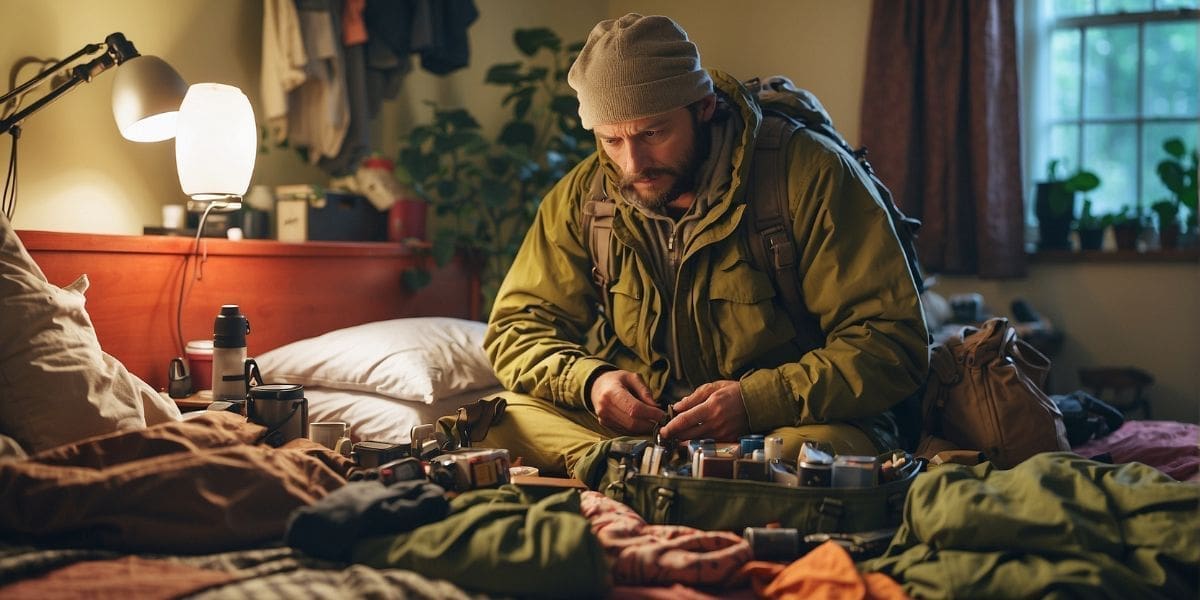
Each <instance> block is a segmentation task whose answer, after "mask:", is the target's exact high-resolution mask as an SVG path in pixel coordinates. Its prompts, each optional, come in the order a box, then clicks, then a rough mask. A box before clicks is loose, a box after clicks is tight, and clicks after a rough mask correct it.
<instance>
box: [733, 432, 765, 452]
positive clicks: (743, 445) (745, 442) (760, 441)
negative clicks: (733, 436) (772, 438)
mask: <svg viewBox="0 0 1200 600" xmlns="http://www.w3.org/2000/svg"><path fill="white" fill-rule="evenodd" d="M765 444H766V438H765V436H763V435H762V434H761V433H752V434H750V435H743V436H742V437H740V438H738V445H739V446H740V449H741V451H742V456H750V455H751V454H753V453H754V451H755V450H762V449H763V446H764V445H765Z"/></svg>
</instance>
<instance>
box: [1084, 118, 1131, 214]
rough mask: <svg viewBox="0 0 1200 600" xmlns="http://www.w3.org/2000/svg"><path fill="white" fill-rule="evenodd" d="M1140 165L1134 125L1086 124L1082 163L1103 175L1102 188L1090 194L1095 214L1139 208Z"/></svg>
mask: <svg viewBox="0 0 1200 600" xmlns="http://www.w3.org/2000/svg"><path fill="white" fill-rule="evenodd" d="M1137 164H1138V160H1137V128H1136V127H1135V126H1133V125H1109V124H1104V125H1085V126H1084V128H1083V166H1084V167H1085V168H1086V169H1088V170H1089V171H1093V172H1095V173H1096V175H1099V176H1100V187H1098V188H1096V189H1095V191H1093V192H1091V194H1090V196H1091V199H1092V212H1093V214H1103V213H1110V212H1116V211H1118V210H1120V209H1121V207H1122V206H1128V207H1130V208H1131V209H1133V208H1136V207H1137V204H1138V196H1137V194H1138V189H1137V168H1138V167H1137Z"/></svg>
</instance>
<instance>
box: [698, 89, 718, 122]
mask: <svg viewBox="0 0 1200 600" xmlns="http://www.w3.org/2000/svg"><path fill="white" fill-rule="evenodd" d="M716 112H717V95H716V94H709V95H707V96H705V97H703V98H701V99H700V122H701V123H707V122H708V121H709V120H711V119H712V116H713V114H714V113H716Z"/></svg>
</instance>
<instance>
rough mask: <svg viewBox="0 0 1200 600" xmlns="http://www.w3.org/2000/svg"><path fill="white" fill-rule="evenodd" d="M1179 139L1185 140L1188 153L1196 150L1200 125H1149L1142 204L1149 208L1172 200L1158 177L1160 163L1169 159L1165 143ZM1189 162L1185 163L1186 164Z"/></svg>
mask: <svg viewBox="0 0 1200 600" xmlns="http://www.w3.org/2000/svg"><path fill="white" fill-rule="evenodd" d="M1173 137H1178V138H1182V139H1183V144H1184V146H1186V147H1187V149H1188V151H1191V150H1194V149H1195V148H1196V140H1197V138H1198V137H1200V124H1198V123H1197V122H1196V121H1194V120H1193V121H1179V122H1175V123H1153V124H1149V123H1148V124H1147V125H1146V127H1145V129H1144V135H1143V140H1144V141H1143V144H1142V148H1143V150H1142V151H1143V152H1144V153H1145V156H1144V157H1143V159H1142V202H1144V203H1145V204H1146V206H1147V207H1149V206H1150V205H1151V204H1153V203H1155V202H1157V201H1159V200H1162V199H1164V198H1170V197H1171V192H1170V191H1168V190H1167V186H1165V185H1163V183H1162V180H1161V179H1159V177H1158V161H1160V160H1163V159H1165V158H1167V156H1168V154H1167V152H1166V151H1165V150H1163V147H1162V145H1163V142H1164V141H1166V140H1167V139H1170V138H1173ZM1186 162H1187V161H1185V163H1186Z"/></svg>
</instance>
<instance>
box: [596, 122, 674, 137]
mask: <svg viewBox="0 0 1200 600" xmlns="http://www.w3.org/2000/svg"><path fill="white" fill-rule="evenodd" d="M670 122H671V119H669V118H665V117H664V118H659V119H655V120H653V121H651V122H649V123H647V124H646V125H645V126H643V127H638V128H637V130H636V131H634V132H633V133H632V134H631V135H638V134H641V133H645V132H647V131H651V130H655V129H662V128H663V127H665V126H666V125H667V124H668V123H670ZM621 137H622V136H620V135H604V134H600V138H601V139H605V140H615V139H619V138H621Z"/></svg>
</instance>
